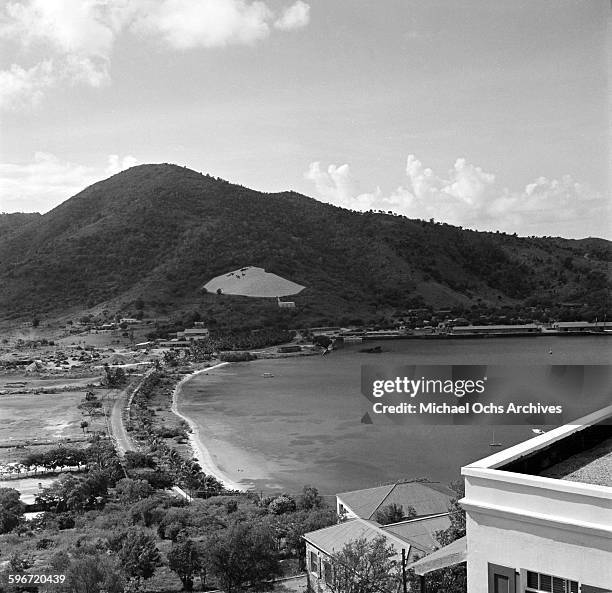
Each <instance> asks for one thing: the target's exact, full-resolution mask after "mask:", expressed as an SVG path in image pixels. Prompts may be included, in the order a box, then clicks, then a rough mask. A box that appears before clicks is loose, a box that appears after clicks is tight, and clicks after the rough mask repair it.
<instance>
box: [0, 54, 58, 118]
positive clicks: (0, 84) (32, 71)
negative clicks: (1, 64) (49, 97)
mask: <svg viewBox="0 0 612 593" xmlns="http://www.w3.org/2000/svg"><path fill="white" fill-rule="evenodd" d="M53 80H54V74H53V63H52V62H51V61H49V60H45V61H43V62H40V63H39V64H36V65H35V66H32V68H28V69H27V70H26V69H24V68H22V67H21V66H19V65H18V64H13V65H12V66H11V67H10V68H9V69H8V70H0V109H7V110H8V109H10V110H12V109H20V108H22V107H24V106H28V107H32V106H35V105H38V104H39V103H40V101H41V100H42V98H43V95H44V91H45V89H47V88H48V87H49V86H51V85H52V84H53Z"/></svg>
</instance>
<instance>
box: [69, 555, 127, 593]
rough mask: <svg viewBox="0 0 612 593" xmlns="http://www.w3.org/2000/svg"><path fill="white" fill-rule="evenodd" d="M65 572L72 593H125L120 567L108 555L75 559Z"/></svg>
mask: <svg viewBox="0 0 612 593" xmlns="http://www.w3.org/2000/svg"><path fill="white" fill-rule="evenodd" d="M64 570H65V573H66V581H67V584H68V587H69V588H70V591H71V593H99V592H100V591H101V590H104V591H107V592H108V593H122V592H123V587H124V580H123V578H122V576H121V571H120V569H119V566H118V565H117V562H116V560H114V559H113V558H111V557H109V556H107V555H104V554H95V555H92V554H88V555H86V556H83V557H81V558H75V559H74V560H72V561H71V562H70V563H69V565H68V568H67V569H64ZM64 570H62V572H64Z"/></svg>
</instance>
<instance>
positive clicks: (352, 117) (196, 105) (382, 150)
mask: <svg viewBox="0 0 612 593" xmlns="http://www.w3.org/2000/svg"><path fill="white" fill-rule="evenodd" d="M609 23H610V5H609V2H608V0H589V1H567V0H532V1H529V2H526V1H520V0H513V1H512V2H508V1H507V0H479V1H474V0H445V1H442V0H421V1H410V0H309V1H308V2H306V1H305V0H258V1H251V0H4V1H2V2H0V212H2V211H4V212H16V211H22V212H33V211H38V212H46V211H48V210H50V209H52V208H53V207H55V206H57V205H58V204H59V203H61V202H62V201H64V200H66V199H67V198H69V197H70V196H72V195H74V194H75V193H77V192H78V191H80V190H81V189H83V188H84V187H86V186H87V185H89V184H91V183H93V182H95V181H99V180H100V179H104V178H106V177H108V176H110V175H112V174H115V173H117V172H119V171H121V170H123V169H125V168H128V167H130V166H133V165H135V164H142V163H156V162H168V163H176V164H179V165H186V166H188V167H190V168H192V169H195V170H197V171H202V172H204V173H210V174H211V175H214V176H218V177H222V178H224V179H227V180H229V181H231V182H234V183H239V184H241V185H245V186H247V187H251V188H253V189H257V190H260V191H266V192H277V191H285V190H294V191H297V192H300V193H303V194H306V195H309V196H311V197H314V198H316V199H318V200H321V201H325V202H329V203H332V204H335V205H338V206H342V207H345V208H351V209H354V210H370V209H374V210H384V211H393V212H397V213H400V214H404V215H406V216H409V217H410V218H421V219H430V218H433V219H435V220H436V221H442V222H448V223H450V224H456V225H461V226H464V227H465V228H473V229H478V230H501V231H506V232H511V233H512V232H517V233H518V234H519V235H553V236H564V237H575V238H580V237H586V236H600V237H606V238H612V232H611V229H612V225H611V224H610V220H611V218H610V189H611V181H610V162H611V161H610V146H609V142H610V126H609V112H610V107H611V105H610V103H609V86H608V84H609V78H610V63H609V62H607V61H606V58H607V56H608V55H609V54H610V51H611V49H612V43H611V41H610V37H609V36H608V35H607V27H608V26H609Z"/></svg>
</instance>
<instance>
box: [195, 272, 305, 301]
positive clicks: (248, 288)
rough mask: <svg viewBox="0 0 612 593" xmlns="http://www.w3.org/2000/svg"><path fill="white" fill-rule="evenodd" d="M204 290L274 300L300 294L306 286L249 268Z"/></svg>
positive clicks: (233, 273) (229, 275)
mask: <svg viewBox="0 0 612 593" xmlns="http://www.w3.org/2000/svg"><path fill="white" fill-rule="evenodd" d="M204 288H205V289H206V290H207V291H208V292H211V293H216V292H218V290H219V289H221V294H233V295H240V296H248V297H272V298H274V297H284V296H290V295H292V294H298V293H299V292H301V291H302V290H304V288H305V286H302V285H301V284H296V283H295V282H291V280H285V278H281V277H280V276H277V275H276V274H272V273H271V272H266V271H265V270H264V269H263V268H256V267H253V266H248V267H246V268H240V269H239V270H234V271H233V272H228V273H227V274H223V275H221V276H217V277H216V278H213V279H212V280H210V281H209V282H207V283H206V284H205V285H204Z"/></svg>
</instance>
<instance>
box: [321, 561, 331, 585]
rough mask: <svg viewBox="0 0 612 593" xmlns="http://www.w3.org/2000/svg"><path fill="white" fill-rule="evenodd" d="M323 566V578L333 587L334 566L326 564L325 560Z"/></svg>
mask: <svg viewBox="0 0 612 593" xmlns="http://www.w3.org/2000/svg"><path fill="white" fill-rule="evenodd" d="M322 565H323V578H324V579H325V583H326V584H328V585H329V586H330V587H331V585H332V582H333V576H332V566H331V564H330V563H329V562H326V561H325V560H323V562H322Z"/></svg>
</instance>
